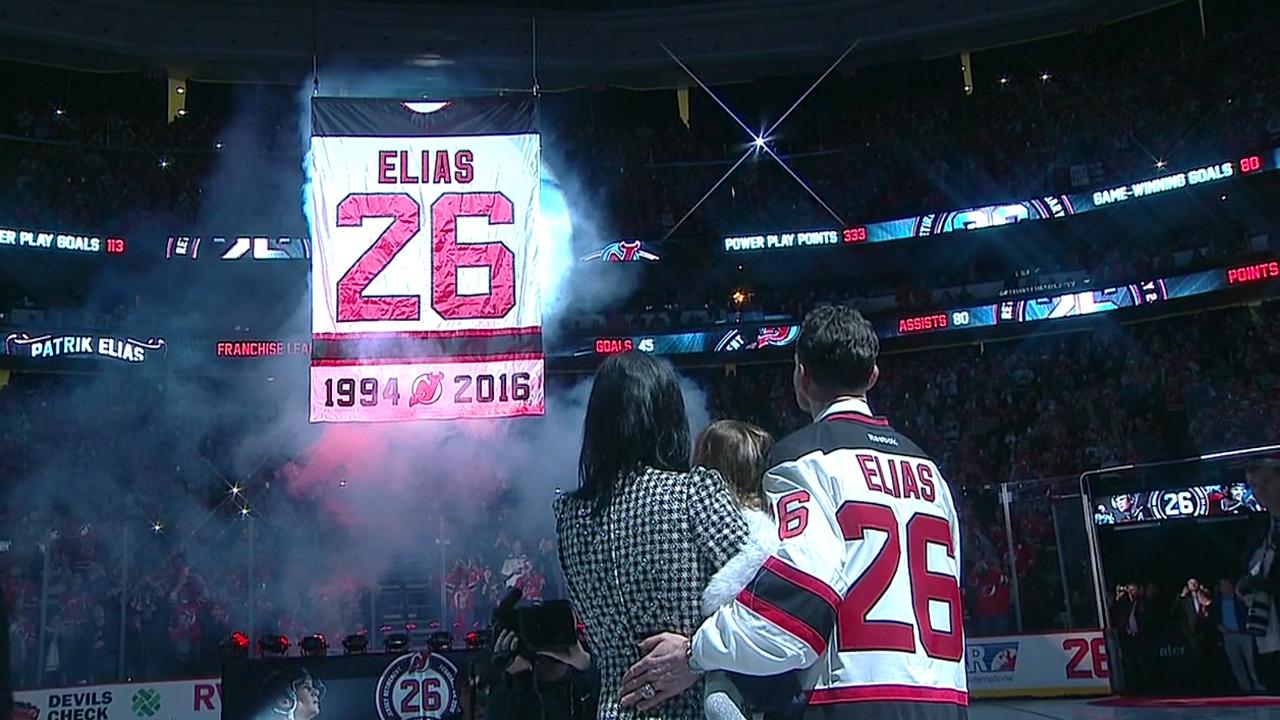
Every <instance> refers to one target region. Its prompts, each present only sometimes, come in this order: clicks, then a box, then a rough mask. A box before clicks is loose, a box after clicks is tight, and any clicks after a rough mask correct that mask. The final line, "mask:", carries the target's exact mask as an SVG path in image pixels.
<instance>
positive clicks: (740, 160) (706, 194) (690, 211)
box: [662, 145, 757, 241]
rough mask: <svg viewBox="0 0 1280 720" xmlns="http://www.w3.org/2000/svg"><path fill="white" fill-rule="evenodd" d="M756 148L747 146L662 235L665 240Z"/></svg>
mask: <svg viewBox="0 0 1280 720" xmlns="http://www.w3.org/2000/svg"><path fill="white" fill-rule="evenodd" d="M756 150H757V148H756V146H755V145H752V146H751V147H749V148H747V151H746V152H744V153H742V157H740V158H738V162H736V163H734V164H733V167H731V168H729V169H728V170H726V171H725V173H724V174H723V175H721V176H720V179H719V180H717V181H716V184H715V185H712V186H711V189H710V190H708V191H707V192H706V193H705V194H704V195H703V196H702V198H701V199H699V200H698V202H696V203H694V204H693V207H691V208H689V212H687V213H685V214H684V216H683V217H681V218H680V221H679V222H677V223H676V224H675V225H672V226H671V229H670V230H668V231H667V234H666V235H663V236H662V239H663V240H664V241H665V240H666V239H667V238H669V237H671V236H672V235H673V234H674V233H675V231H676V230H678V229H679V228H680V226H681V225H683V224H684V221H685V220H688V219H689V216H690V215H692V214H694V213H695V212H697V210H698V208H700V207H702V203H704V202H706V201H707V198H709V197H711V193H713V192H715V191H716V189H717V188H719V187H720V186H721V185H723V184H724V181H725V180H728V179H729V176H730V175H732V174H733V171H734V170H737V169H738V166H739V165H741V164H742V163H744V162H746V159H747V158H749V157H751V153H754V152H756Z"/></svg>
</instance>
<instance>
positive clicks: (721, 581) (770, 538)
mask: <svg viewBox="0 0 1280 720" xmlns="http://www.w3.org/2000/svg"><path fill="white" fill-rule="evenodd" d="M742 517H743V518H744V519H745V520H746V521H747V539H746V540H745V541H744V542H743V543H742V546H741V547H740V548H739V549H738V554H737V555H734V556H733V557H732V558H730V559H729V562H727V563H725V565H724V567H722V568H720V569H719V570H718V571H717V572H716V574H715V575H712V576H711V580H710V582H708V583H707V587H706V589H705V590H703V591H702V611H703V612H705V613H706V614H708V615H710V614H712V613H714V612H715V611H716V610H719V609H720V608H722V607H724V606H725V605H728V604H729V603H731V602H733V600H734V598H736V597H737V596H738V593H740V592H742V591H743V589H744V588H746V587H747V585H748V584H750V583H751V579H752V578H754V577H755V576H756V573H758V572H760V568H761V566H763V565H764V561H765V560H767V559H768V558H769V556H770V555H772V554H773V552H774V551H775V550H777V549H778V544H779V540H778V525H777V523H775V522H774V520H773V518H771V517H769V515H768V514H767V513H764V512H761V511H759V510H744V511H743V512H742ZM705 692H706V695H705V698H704V700H703V709H704V710H705V712H706V714H707V720H747V718H749V717H754V716H753V715H748V714H747V713H744V712H743V710H742V708H743V706H744V705H745V703H744V702H743V699H742V694H741V693H739V692H738V688H736V687H734V684H733V682H732V681H731V680H729V677H728V676H727V675H725V674H724V673H720V672H713V673H708V674H707V683H706V691H705Z"/></svg>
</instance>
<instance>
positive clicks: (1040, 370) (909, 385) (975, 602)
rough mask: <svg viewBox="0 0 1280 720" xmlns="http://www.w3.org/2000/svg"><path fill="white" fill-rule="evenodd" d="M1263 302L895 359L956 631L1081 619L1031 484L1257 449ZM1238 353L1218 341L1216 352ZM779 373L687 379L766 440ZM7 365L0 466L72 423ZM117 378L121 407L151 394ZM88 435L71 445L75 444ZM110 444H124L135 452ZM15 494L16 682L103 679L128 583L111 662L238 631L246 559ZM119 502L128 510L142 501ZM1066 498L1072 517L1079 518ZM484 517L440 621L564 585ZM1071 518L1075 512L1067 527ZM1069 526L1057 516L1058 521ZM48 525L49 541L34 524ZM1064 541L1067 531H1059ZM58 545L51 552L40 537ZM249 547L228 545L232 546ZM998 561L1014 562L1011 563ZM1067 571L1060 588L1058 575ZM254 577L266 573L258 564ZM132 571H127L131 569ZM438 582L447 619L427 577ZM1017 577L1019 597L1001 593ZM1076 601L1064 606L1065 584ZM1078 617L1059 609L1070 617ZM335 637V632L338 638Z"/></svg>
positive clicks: (479, 620) (336, 625) (273, 615)
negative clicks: (960, 533) (1006, 485)
mask: <svg viewBox="0 0 1280 720" xmlns="http://www.w3.org/2000/svg"><path fill="white" fill-rule="evenodd" d="M1277 309H1278V308H1277V304H1275V303H1270V304H1264V305H1262V306H1259V307H1251V308H1236V309H1229V310H1223V311H1214V312H1209V313H1205V314H1201V315H1197V316H1192V317H1184V318H1173V319H1167V320H1161V321H1155V322H1150V323H1145V324H1139V325H1134V326H1129V327H1110V326H1103V327H1098V328H1095V329H1093V330H1091V331H1089V332H1084V333H1074V334H1067V335H1058V336H1047V337H1030V338H1026V339H1022V340H1018V341H1009V342H1002V343H988V344H985V345H979V346H970V347H961V348H953V349H946V350H934V351H928V352H918V353H909V354H902V355H889V356H886V357H884V358H883V359H882V379H881V382H880V384H879V385H878V386H877V387H876V388H875V390H874V391H873V392H872V395H871V398H872V403H873V408H874V409H875V410H876V411H877V412H881V413H883V414H885V415H887V416H889V417H891V418H892V419H894V422H895V423H896V424H897V426H898V427H900V428H901V429H902V430H903V431H904V432H906V433H907V434H909V435H910V436H912V437H914V438H915V439H917V441H918V442H919V443H920V444H921V446H922V447H925V448H928V449H929V451H930V452H931V453H933V454H935V456H936V457H937V459H938V461H939V464H940V466H941V468H942V469H943V471H944V472H945V473H947V474H948V476H949V478H950V479H951V480H952V482H953V484H954V485H955V486H956V487H957V488H958V489H959V491H960V493H961V498H960V504H959V507H960V509H961V513H962V516H963V517H964V518H965V521H966V522H965V548H964V556H965V558H966V578H965V581H966V583H967V585H968V586H969V589H970V593H971V595H970V601H969V602H968V603H967V604H966V609H967V613H968V623H969V629H970V632H971V633H975V634H993V633H1001V632H1009V631H1013V630H1015V629H1019V628H1021V629H1023V630H1028V631H1034V630H1044V629H1050V628H1063V627H1069V626H1072V625H1074V626H1081V625H1083V624H1089V623H1092V622H1095V621H1094V620H1092V619H1090V615H1091V614H1092V613H1093V608H1094V606H1095V605H1094V603H1093V601H1092V599H1091V597H1090V595H1089V591H1088V588H1089V587H1090V585H1089V582H1088V580H1087V572H1088V559H1087V553H1085V552H1083V550H1081V551H1079V552H1075V551H1070V550H1068V551H1065V552H1064V556H1063V558H1061V560H1062V561H1063V562H1062V563H1060V562H1059V560H1060V558H1059V557H1058V553H1059V552H1060V551H1061V549H1060V548H1059V547H1058V546H1057V541H1056V540H1055V528H1054V521H1053V520H1052V513H1051V512H1050V511H1049V506H1050V504H1051V503H1052V502H1054V501H1053V498H1052V493H1051V492H1050V491H1051V489H1052V485H1047V484H1042V483H1034V482H1027V483H1023V482H1022V481H1034V480H1037V479H1042V478H1051V477H1058V476H1074V475H1077V474H1078V473H1079V472H1081V471H1082V470H1085V469H1088V468H1093V467H1098V466H1101V465H1106V464H1111V463H1117V462H1129V461H1134V460H1142V459H1152V458H1162V457H1173V456H1180V455H1187V454H1192V453H1198V452H1208V451H1214V450H1221V449H1228V448H1235V447H1240V446H1244V445H1248V444H1256V443H1261V442H1264V441H1266V440H1268V439H1270V438H1269V435H1268V433H1269V429H1270V428H1273V427H1274V425H1275V419H1276V418H1277V417H1280V376H1278V375H1276V373H1275V370H1274V368H1276V367H1280V340H1278V339H1277V338H1280V332H1277V331H1278V330H1280V328H1278V327H1277V323H1278V322H1280V314H1278V313H1277ZM1222 348H1234V350H1233V351H1232V352H1220V351H1219V350H1220V349H1222ZM790 370H791V369H790V366H789V365H788V364H785V363H783V364H768V365H754V366H738V367H730V368H719V369H715V370H706V371H701V372H700V373H699V374H697V375H696V376H695V377H696V380H697V381H698V382H699V383H700V384H701V386H702V387H703V388H704V389H705V390H706V393H707V399H708V405H709V408H710V409H711V410H712V415H713V417H733V418H740V419H746V420H749V421H752V422H755V423H758V424H760V425H761V426H763V427H765V428H768V429H769V430H770V431H771V432H773V433H775V434H778V435H781V434H785V433H786V432H789V431H791V430H794V429H796V428H797V427H799V426H801V425H802V424H803V423H804V422H805V418H804V417H803V416H802V415H801V414H800V412H799V411H798V410H797V409H796V406H795V401H794V398H793V397H792V394H791V388H790V376H791V372H790ZM31 378H32V376H29V375H26V374H14V375H13V376H12V377H11V380H10V386H9V387H6V388H5V389H3V390H0V408H2V409H3V410H4V413H5V417H6V418H13V419H14V421H13V422H11V424H10V427H9V432H7V433H6V434H5V436H4V439H3V440H0V463H9V464H8V465H6V466H5V467H4V470H5V472H6V473H13V474H14V475H13V476H15V477H21V476H22V475H23V473H24V467H23V466H22V465H21V464H14V463H15V460H14V459H15V458H22V457H24V456H25V454H24V453H23V452H21V445H22V444H23V443H24V442H28V441H29V438H30V437H31V433H47V432H52V431H53V428H56V427H59V426H61V428H62V429H63V430H69V431H74V430H76V429H78V423H76V422H73V421H69V420H68V416H67V414H66V413H70V412H73V410H72V408H71V407H69V406H67V405H65V404H62V403H59V402H58V401H57V397H58V390H57V388H58V387H59V383H60V382H67V381H63V380H58V379H49V378H37V379H34V380H33V379H31ZM142 392H143V391H142V390H140V389H139V388H135V387H132V386H131V385H130V384H126V386H125V388H124V390H123V391H122V395H124V396H127V397H128V398H130V399H129V400H124V399H122V400H121V402H122V403H127V402H137V400H138V398H139V397H142V398H144V399H145V398H146V397H147V396H146V395H143V394H141V393H142ZM104 442H105V443H106V449H102V450H99V451H98V454H97V455H88V456H87V457H85V458H83V459H81V460H77V459H76V458H75V457H74V455H69V456H68V458H67V462H66V464H65V470H66V472H67V473H79V472H84V473H90V472H91V468H92V467H93V464H94V463H102V462H109V463H113V464H115V463H120V462H122V459H123V458H124V457H125V456H124V455H120V454H112V453H123V452H125V450H123V449H120V448H116V449H114V450H113V449H111V448H110V443H109V442H108V441H105V440H104ZM96 443H97V439H96V438H95V439H94V440H93V441H92V442H85V443H83V444H84V445H85V446H86V447H88V446H91V445H94V444H96ZM124 445H125V446H126V447H127V445H128V443H127V442H125V443H124ZM175 463H176V465H177V467H175V474H176V473H181V474H182V475H184V476H186V477H184V478H183V479H184V481H185V482H187V484H188V485H189V486H190V487H191V488H193V492H192V493H191V495H190V497H189V498H188V502H190V503H192V504H193V505H198V504H199V502H200V500H199V492H196V491H195V490H194V489H197V488H199V487H201V484H202V483H206V484H207V483H208V482H211V481H213V482H216V479H214V477H213V476H212V475H210V472H211V471H208V470H201V469H200V463H199V462H198V461H195V460H192V459H183V458H181V457H178V458H175ZM1005 481H1009V482H1013V483H1014V487H1015V488H1016V498H1017V500H1016V502H1015V504H1014V505H1013V510H1012V513H1013V515H1012V517H1011V518H1010V527H1011V529H1012V531H1013V537H1012V538H1010V537H1008V536H1007V533H1006V532H1005V529H1004V528H1005V524H1004V522H1003V515H1002V511H1001V508H1000V504H999V503H998V501H997V496H996V494H995V492H994V491H993V490H992V486H993V484H996V483H1000V482H1005ZM20 498H21V496H20V495H18V496H15V497H11V498H9V499H8V503H9V504H7V505H6V506H5V508H6V512H5V513H4V517H3V522H2V523H0V527H3V528H4V534H3V535H2V536H0V537H3V538H4V539H7V540H8V541H9V545H8V546H7V547H8V548H9V549H8V551H7V552H5V553H0V572H2V573H3V577H4V586H5V591H6V593H7V594H8V596H9V597H8V599H9V600H10V602H11V606H12V607H13V608H14V609H15V611H14V613H13V616H12V618H13V620H12V624H11V627H10V633H11V638H12V639H13V640H14V642H13V644H12V648H13V652H14V655H15V661H16V663H15V667H18V668H20V669H21V672H22V675H21V678H22V680H23V682H24V683H27V684H33V683H43V684H58V683H64V682H66V683H75V682H86V681H95V680H101V679H103V678H104V677H114V676H115V673H116V671H117V666H118V665H117V663H118V661H117V658H118V654H119V649H120V642H121V635H120V625H119V622H120V616H121V615H120V609H121V593H122V591H124V590H125V589H126V588H127V592H128V595H127V598H126V601H125V607H126V610H125V630H124V635H123V641H124V642H125V653H124V658H125V674H126V675H127V676H132V677H156V676H157V675H162V674H174V673H193V672H200V671H208V670H209V669H210V668H211V667H212V666H213V665H214V664H216V662H217V658H218V655H217V648H218V646H219V643H220V641H221V640H223V639H225V637H226V636H227V633H228V632H229V631H230V630H231V629H239V628H243V627H244V623H245V622H246V620H245V618H246V615H245V612H246V605H247V602H248V601H247V598H248V597H249V593H248V591H247V587H246V581H247V576H246V574H245V570H244V567H243V566H237V565H236V564H235V563H230V564H226V565H224V566H223V567H221V568H219V569H217V570H210V569H206V568H200V569H193V567H192V565H191V564H189V563H187V562H186V561H185V559H184V555H183V553H182V551H181V548H180V547H179V546H176V545H164V544H163V543H161V545H160V546H157V547H163V548H166V549H165V550H164V551H149V552H148V551H144V550H143V549H142V548H143V547H145V546H146V544H145V543H139V545H138V546H136V547H135V548H134V549H133V550H132V551H128V553H127V554H125V550H124V548H123V547H122V545H121V540H120V537H121V536H120V530H119V528H120V526H121V525H122V524H128V523H132V524H133V525H135V527H134V535H135V536H141V538H142V540H148V539H149V535H148V534H147V533H139V532H138V531H139V530H141V529H143V528H145V527H146V526H145V525H144V522H145V517H146V515H145V514H144V513H141V512H138V511H136V510H134V511H132V512H130V511H122V512H121V513H120V514H118V515H114V516H112V515H110V514H107V515H104V516H103V517H99V518H87V517H77V516H73V515H69V514H65V513H61V512H60V511H59V510H58V509H57V506H56V504H49V505H47V506H46V507H45V508H43V509H42V510H41V511H40V512H26V511H25V510H23V511H19V506H18V505H16V504H15V503H16V502H18V501H20ZM126 502H132V503H138V502H140V501H139V500H138V499H137V498H131V499H129V500H128V501H126ZM1078 509H1079V508H1078V506H1077V507H1076V508H1075V511H1077V512H1078ZM503 517H507V516H505V515H503V514H502V511H501V510H495V514H494V518H495V521H494V522H493V523H490V524H488V525H487V526H484V527H481V528H477V529H476V530H475V531H474V532H471V533H469V534H466V535H465V537H464V540H463V544H460V545H458V549H457V551H456V555H454V556H453V557H452V561H451V563H450V564H449V566H448V568H447V570H445V571H444V573H443V574H441V572H440V571H439V568H438V567H436V568H435V569H433V570H431V571H430V573H429V579H427V580H426V585H427V586H428V587H429V588H432V590H431V591H430V592H429V593H428V594H429V596H431V599H430V600H429V602H428V603H427V605H428V606H431V607H424V608H423V609H422V611H421V612H420V613H418V615H417V616H416V617H417V621H418V622H431V623H440V624H441V626H443V627H449V628H452V629H454V630H455V631H461V630H463V629H470V628H475V627H478V626H482V625H484V624H485V622H486V621H487V619H488V616H489V613H490V612H491V610H492V607H493V605H494V603H496V601H497V599H498V598H499V597H500V596H501V595H502V594H503V592H505V590H506V589H508V588H510V587H516V586H518V587H520V588H521V589H522V590H523V591H524V592H525V594H526V597H532V598H537V597H546V598H551V597H555V596H557V595H558V594H559V592H560V590H559V573H558V571H557V568H556V560H555V557H556V555H555V548H554V545H553V543H552V541H551V540H549V539H547V538H545V537H538V536H532V537H518V536H517V535H516V534H515V532H514V531H513V530H512V528H513V527H518V525H519V524H518V523H512V522H510V521H509V520H502V518H503ZM1081 522H1082V520H1081ZM1067 524H1068V525H1070V524H1071V523H1070V522H1068V523H1067ZM49 528H52V529H53V530H54V531H55V533H56V537H53V538H50V537H48V536H47V535H46V534H45V533H47V532H48V529H49ZM1058 531H1059V532H1062V531H1063V528H1061V527H1059V528H1058ZM50 543H51V544H50ZM44 546H47V547H50V548H51V549H52V551H51V553H50V556H49V561H48V563H49V564H48V573H49V574H48V578H47V580H48V583H47V587H46V588H45V591H46V592H47V593H48V597H49V599H50V602H49V604H48V609H47V613H48V614H47V616H46V618H45V621H46V635H45V647H46V652H45V664H44V667H43V668H40V667H38V666H37V662H36V658H37V657H38V648H37V641H38V636H39V633H38V627H39V619H40V614H39V613H40V602H39V600H40V592H41V587H42V580H43V578H44V575H43V573H44V569H43V567H42V562H43V556H42V554H41V552H40V548H41V547H44ZM241 547H242V546H241ZM1010 558H1012V561H1011V560H1010ZM1064 570H1065V572H1066V573H1067V574H1068V576H1069V578H1068V580H1069V581H1067V582H1064V578H1063V577H1062V572H1064ZM257 572H258V573H260V575H261V576H260V577H259V582H260V583H262V584H265V583H266V581H267V580H268V579H269V578H270V577H271V576H272V574H273V572H274V569H273V568H272V567H271V566H270V561H269V560H263V561H262V564H261V565H260V566H258V568H257ZM126 578H127V582H126ZM442 584H443V589H444V591H445V595H446V598H447V599H446V601H445V607H444V608H443V612H442V611H441V607H440V604H439V602H438V601H435V600H434V597H438V595H437V593H438V590H439V589H440V588H441V585H442ZM1015 588H1016V593H1017V596H1016V599H1015ZM371 592H373V590H372V589H371V588H364V587H356V586H353V585H342V584H334V583H326V584H323V585H321V586H318V587H317V588H315V589H313V590H309V591H306V592H294V593H284V592H278V591H275V590H273V591H272V592H270V593H263V594H262V595H261V596H260V597H258V598H257V600H256V601H255V602H256V603H257V606H256V609H255V611H256V613H257V618H258V620H257V622H256V625H257V629H258V631H259V634H262V633H281V634H285V635H286V636H288V637H290V638H292V639H293V640H294V642H295V643H296V641H297V639H298V638H300V637H302V636H304V635H306V634H310V633H313V632H321V633H323V634H325V635H326V636H328V637H329V638H330V639H331V642H333V640H334V639H335V638H340V637H342V636H343V635H344V634H346V633H350V632H357V631H360V630H362V629H363V630H366V631H367V630H368V629H369V628H370V626H371V625H372V624H373V623H375V622H377V618H375V617H374V616H373V615H372V614H371V612H372V611H371V608H370V604H369V597H370V593H371ZM1068 593H1069V594H1070V597H1067V596H1066V595H1067V594H1068ZM1068 607H1070V608H1072V610H1071V611H1070V613H1069V612H1068V610H1067V608H1068ZM1019 611H1020V613H1019ZM335 644H336V643H335Z"/></svg>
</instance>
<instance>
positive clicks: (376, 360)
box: [311, 352, 543, 367]
mask: <svg viewBox="0 0 1280 720" xmlns="http://www.w3.org/2000/svg"><path fill="white" fill-rule="evenodd" d="M542 357H543V355H542V353H538V352H523V353H521V352H512V353H494V354H493V355H445V356H441V357H431V358H383V357H367V358H312V359H311V367H347V366H355V365H417V364H422V365H451V364H453V363H469V362H501V361H503V360H541V359H542Z"/></svg>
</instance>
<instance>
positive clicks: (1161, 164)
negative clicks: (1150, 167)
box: [1156, 160, 1169, 170]
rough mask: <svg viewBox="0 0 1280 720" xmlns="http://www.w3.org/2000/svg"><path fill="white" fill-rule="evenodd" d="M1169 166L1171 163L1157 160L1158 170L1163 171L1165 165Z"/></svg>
mask: <svg viewBox="0 0 1280 720" xmlns="http://www.w3.org/2000/svg"><path fill="white" fill-rule="evenodd" d="M1168 164H1169V163H1167V162H1165V161H1164V160H1157V161H1156V169H1157V170H1163V169H1164V166H1165V165H1168Z"/></svg>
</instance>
